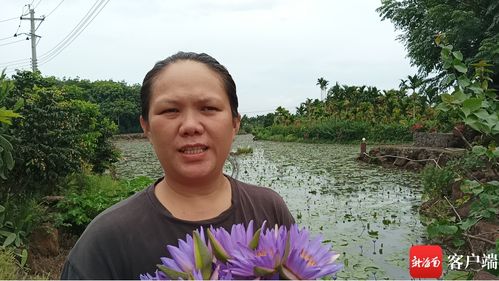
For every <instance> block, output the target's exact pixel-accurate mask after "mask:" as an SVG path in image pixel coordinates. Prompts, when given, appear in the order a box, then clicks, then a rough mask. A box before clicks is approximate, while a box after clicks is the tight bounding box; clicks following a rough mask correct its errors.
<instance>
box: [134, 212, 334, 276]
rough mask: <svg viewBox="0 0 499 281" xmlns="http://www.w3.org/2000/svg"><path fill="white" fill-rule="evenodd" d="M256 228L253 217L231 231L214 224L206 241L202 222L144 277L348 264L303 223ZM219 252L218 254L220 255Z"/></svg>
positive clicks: (305, 271)
mask: <svg viewBox="0 0 499 281" xmlns="http://www.w3.org/2000/svg"><path fill="white" fill-rule="evenodd" d="M264 227H265V223H264V224H263V225H262V228H260V229H259V230H258V231H256V232H255V233H253V221H251V222H250V223H249V224H248V227H247V228H245V227H244V225H243V224H237V225H234V226H232V229H231V231H230V233H229V232H228V231H226V230H225V229H223V228H218V229H214V228H213V227H211V228H210V229H209V230H208V232H207V236H208V238H209V241H210V244H209V246H208V245H207V244H206V240H205V235H204V231H203V229H202V228H201V229H200V230H199V231H195V232H194V233H193V236H190V235H186V239H185V241H184V240H179V244H178V247H174V246H171V245H169V246H167V248H168V251H169V252H170V255H171V257H172V258H161V262H162V264H160V265H158V268H159V270H157V271H156V272H155V273H154V275H151V274H142V275H140V278H141V279H143V280H165V279H192V280H203V279H211V280H230V279H232V278H236V279H302V280H303V279H317V278H321V277H325V276H329V275H332V274H334V273H336V272H337V271H338V270H340V269H341V268H342V264H339V263H336V259H337V258H338V257H339V255H338V254H336V253H335V252H333V251H332V250H331V245H323V244H322V237H321V236H317V237H315V238H313V239H312V238H311V237H310V233H309V232H308V231H307V230H306V229H305V228H302V229H301V230H300V229H299V228H298V226H297V225H292V226H291V227H290V229H289V231H288V230H287V228H286V227H284V226H281V227H277V225H276V226H275V228H272V229H264ZM214 256H215V257H216V259H215V258H214Z"/></svg>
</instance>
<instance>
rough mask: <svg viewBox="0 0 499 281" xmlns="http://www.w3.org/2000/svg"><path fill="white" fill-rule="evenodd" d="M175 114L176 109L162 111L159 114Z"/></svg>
mask: <svg viewBox="0 0 499 281" xmlns="http://www.w3.org/2000/svg"><path fill="white" fill-rule="evenodd" d="M175 112H178V109H176V108H168V109H165V110H163V111H162V112H161V113H162V114H165V113H175Z"/></svg>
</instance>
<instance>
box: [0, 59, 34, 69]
mask: <svg viewBox="0 0 499 281" xmlns="http://www.w3.org/2000/svg"><path fill="white" fill-rule="evenodd" d="M29 60H30V59H18V60H11V61H6V62H2V63H0V68H1V67H3V66H9V65H16V64H23V63H25V62H26V61H29Z"/></svg>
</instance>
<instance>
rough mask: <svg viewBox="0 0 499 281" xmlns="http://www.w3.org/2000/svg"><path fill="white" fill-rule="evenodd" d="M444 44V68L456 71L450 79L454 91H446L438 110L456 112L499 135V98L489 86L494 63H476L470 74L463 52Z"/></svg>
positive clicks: (481, 129)
mask: <svg viewBox="0 0 499 281" xmlns="http://www.w3.org/2000/svg"><path fill="white" fill-rule="evenodd" d="M437 39H438V40H440V38H437ZM441 46H442V54H441V56H442V61H443V62H444V68H445V69H448V70H452V71H450V74H448V76H447V78H448V80H447V81H448V83H449V85H450V86H454V91H453V92H452V93H451V94H442V96H441V97H442V103H440V104H439V105H438V109H439V110H441V111H454V112H456V113H457V115H458V116H459V117H460V119H461V120H462V121H463V122H464V123H465V124H466V125H468V126H470V127H471V128H473V129H475V130H477V131H479V132H481V133H483V134H485V135H497V134H499V100H497V99H496V92H495V91H494V90H492V89H489V82H492V79H491V77H490V73H492V71H491V70H489V69H488V67H490V66H491V65H490V64H487V63H486V62H485V61H480V62H479V63H476V64H472V65H471V67H473V69H474V71H473V73H472V75H470V76H469V75H468V74H467V73H468V66H467V65H465V64H464V63H463V61H462V60H463V57H462V54H461V53H460V52H459V51H453V47H452V46H450V45H444V44H441Z"/></svg>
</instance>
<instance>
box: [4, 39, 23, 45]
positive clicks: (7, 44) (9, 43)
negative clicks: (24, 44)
mask: <svg viewBox="0 0 499 281" xmlns="http://www.w3.org/2000/svg"><path fill="white" fill-rule="evenodd" d="M21 41H26V39H21V40H17V41H14V42H9V43H4V44H0V46H5V45H10V44H15V43H19V42H21Z"/></svg>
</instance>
